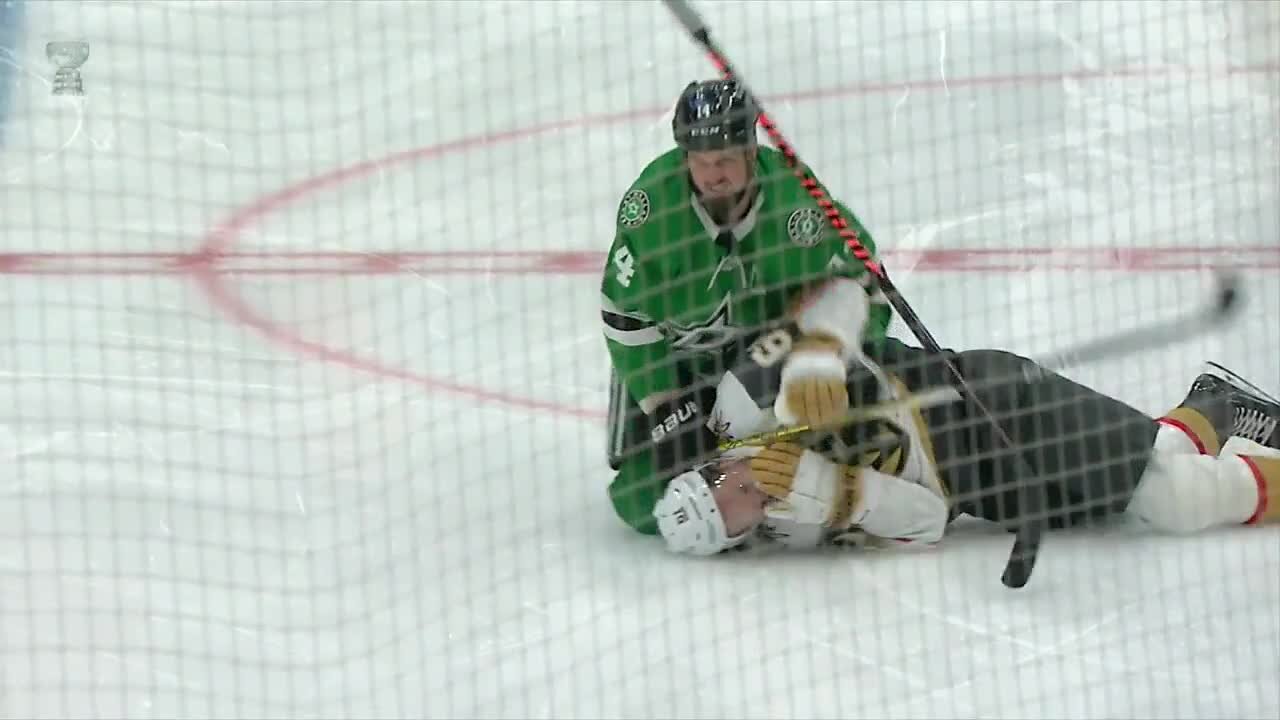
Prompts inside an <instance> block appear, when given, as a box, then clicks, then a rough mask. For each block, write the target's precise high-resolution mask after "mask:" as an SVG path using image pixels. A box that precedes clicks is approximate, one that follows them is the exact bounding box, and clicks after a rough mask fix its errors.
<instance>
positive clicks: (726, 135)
mask: <svg viewBox="0 0 1280 720" xmlns="http://www.w3.org/2000/svg"><path fill="white" fill-rule="evenodd" d="M759 115H760V111H759V109H758V108H757V107H756V103H755V101H754V100H752V99H751V96H750V95H748V94H747V90H746V88H744V87H742V86H741V85H739V84H738V83H737V82H736V81H734V80H704V81H702V82H691V83H689V85H688V86H687V87H685V89H684V92H682V93H680V99H679V100H678V101H677V102H676V111H675V115H674V117H672V119H671V129H672V134H673V135H675V140H676V145H678V146H679V147H680V148H682V149H684V150H685V151H686V152H688V151H698V150H722V149H725V148H732V147H753V146H754V145H755V144H756V127H755V126H756V118H757V117H758V116H759Z"/></svg>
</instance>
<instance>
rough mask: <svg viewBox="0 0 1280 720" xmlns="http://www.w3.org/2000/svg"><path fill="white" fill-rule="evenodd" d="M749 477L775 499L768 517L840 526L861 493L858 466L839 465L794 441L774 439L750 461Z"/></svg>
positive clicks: (802, 523)
mask: <svg viewBox="0 0 1280 720" xmlns="http://www.w3.org/2000/svg"><path fill="white" fill-rule="evenodd" d="M749 465H750V467H751V478H752V479H753V480H754V481H755V483H756V485H757V486H758V487H759V488H760V489H761V490H763V491H764V493H765V494H766V495H768V496H769V497H771V498H773V500H774V501H775V502H773V503H771V504H770V507H769V509H768V511H767V512H768V514H769V516H770V517H780V518H785V519H787V520H790V521H792V522H795V523H798V524H801V525H822V526H824V527H829V528H843V527H845V526H847V525H848V523H849V520H850V517H851V516H852V514H853V510H854V508H855V507H856V506H857V505H858V501H859V496H860V495H861V478H860V472H859V468H854V467H849V466H847V465H840V464H837V463H834V462H831V461H830V460H828V459H826V458H825V457H823V456H822V455H819V454H818V453H816V452H814V451H812V450H806V449H804V448H803V447H801V446H799V445H796V444H794V443H786V442H782V443H774V444H773V445H769V446H767V447H765V448H763V449H761V450H760V451H759V452H758V453H756V455H755V456H754V457H752V458H751V460H750V461H749Z"/></svg>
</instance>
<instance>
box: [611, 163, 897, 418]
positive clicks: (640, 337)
mask: <svg viewBox="0 0 1280 720" xmlns="http://www.w3.org/2000/svg"><path fill="white" fill-rule="evenodd" d="M755 177H756V178H757V180H758V182H759V192H758V194H757V196H756V199H755V202H754V204H753V205H752V207H751V208H750V211H749V212H748V213H747V214H746V216H745V217H744V218H743V219H742V220H741V221H740V222H738V224H737V225H735V226H732V227H719V226H717V224H716V223H715V221H713V220H712V218H711V216H710V215H709V214H708V213H707V211H706V210H705V209H704V208H703V207H702V205H701V204H700V203H699V202H698V201H697V199H696V197H695V196H694V194H693V188H692V185H691V184H690V180H689V176H688V173H687V171H686V170H685V167H684V153H683V151H681V150H679V149H675V150H672V151H670V152H667V153H665V154H663V155H661V156H659V157H658V158H657V159H656V160H654V161H653V162H651V163H650V164H649V165H648V167H646V168H645V169H644V171H643V172H642V173H641V174H640V177H639V178H638V179H637V180H636V181H635V182H634V183H633V184H632V186H631V187H630V189H628V191H627V192H626V194H625V195H624V196H623V198H622V202H621V204H620V206H619V208H618V217H617V231H616V236H615V238H614V241H613V246H612V247H611V248H610V250H609V255H608V258H607V260H606V264H605V269H604V276H603V279H602V283H601V292H602V298H601V304H602V308H601V309H602V319H603V322H604V336H605V340H606V344H607V345H608V349H609V354H610V357H611V360H612V363H613V368H614V370H615V372H616V373H617V375H618V377H619V379H620V380H621V382H622V385H623V387H625V388H626V390H627V392H628V393H629V394H630V395H631V397H632V398H633V399H634V401H635V402H637V403H639V404H640V405H641V407H642V408H643V409H644V410H645V411H646V412H648V411H650V410H651V409H652V407H651V405H652V400H651V402H648V403H646V402H645V400H646V398H649V399H652V398H655V397H658V396H661V395H665V394H668V393H672V392H676V391H679V390H681V389H682V386H683V385H684V384H685V383H688V382H689V378H701V377H703V376H704V375H705V373H706V372H709V371H710V369H711V368H712V367H715V366H716V363H714V362H710V360H711V355H712V354H715V353H717V352H719V351H720V350H722V349H723V348H725V347H727V346H728V345H730V343H731V341H733V340H734V339H735V338H736V337H738V336H740V335H742V334H745V333H748V332H751V331H752V330H754V329H758V328H760V327H761V326H762V325H763V324H764V323H766V322H770V321H774V320H779V319H781V318H782V317H783V316H784V315H785V314H786V312H787V310H788V307H789V304H790V302H791V300H792V298H793V297H794V296H795V294H796V293H797V292H799V291H801V290H803V289H804V288H806V287H808V286H810V285H812V284H813V283H814V282H816V281H819V280H821V279H823V278H827V277H832V276H837V275H839V276H844V277H850V278H854V279H856V280H858V281H859V282H860V283H861V284H862V286H863V287H864V288H866V289H867V293H868V295H869V296H870V299H871V302H872V305H871V312H870V316H869V319H868V321H867V326H866V328H865V331H864V334H863V339H864V342H866V343H867V344H869V345H870V346H871V347H870V349H871V350H872V351H874V350H875V349H877V348H878V347H879V345H880V344H881V343H882V342H883V340H884V337H885V332H886V330H887V328H888V325H889V320H890V316H891V310H890V307H889V305H888V303H887V301H886V300H885V298H884V296H883V295H882V294H881V293H880V291H879V288H878V287H877V286H876V284H875V282H874V281H873V279H872V278H871V277H870V276H869V274H868V273H867V271H866V269H865V268H864V267H863V265H862V263H861V262H860V261H859V260H858V259H857V258H855V257H854V256H853V254H852V253H851V252H850V251H849V250H848V248H847V247H846V246H845V243H844V241H843V240H842V239H841V238H840V236H839V234H838V233H837V231H836V230H835V229H834V228H832V227H831V225H830V223H829V222H828V220H827V218H826V217H825V216H824V215H823V213H822V212H821V211H820V210H819V209H818V206H817V204H816V203H815V202H814V200H813V198H812V197H810V196H809V194H808V192H807V191H806V190H805V189H804V188H803V187H801V185H800V183H799V181H797V180H796V178H795V177H794V175H793V174H792V171H791V170H790V168H789V167H788V166H787V164H786V161H785V159H784V158H783V156H782V154H781V153H779V152H778V151H777V150H774V149H772V148H767V147H761V148H760V150H759V153H758V155H757V160H756V167H755ZM824 189H825V188H824ZM837 205H838V207H839V208H840V212H841V214H842V215H843V216H844V218H845V220H846V221H847V222H848V223H849V224H850V226H851V228H852V229H854V230H856V231H857V233H858V236H859V238H860V239H861V241H862V244H863V245H864V246H866V248H867V250H868V251H870V252H871V253H873V254H874V253H875V252H876V246H875V243H874V241H873V240H872V238H871V236H870V234H869V233H867V231H866V230H865V229H864V228H863V227H862V224H861V223H860V222H859V221H858V219H857V217H856V216H855V215H854V214H853V213H852V212H851V211H850V210H849V209H848V208H847V207H845V206H844V205H843V204H839V203H837ZM678 368H680V369H679V370H678ZM681 375H684V376H685V377H684V379H683V382H682V378H681Z"/></svg>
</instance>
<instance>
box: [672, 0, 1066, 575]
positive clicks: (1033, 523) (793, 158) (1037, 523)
mask: <svg viewBox="0 0 1280 720" xmlns="http://www.w3.org/2000/svg"><path fill="white" fill-rule="evenodd" d="M663 4H665V5H666V6H667V9H668V10H670V11H671V14H672V15H674V16H675V18H676V20H677V21H678V22H679V23H680V25H681V26H682V27H683V28H684V29H685V31H686V32H688V33H689V36H690V38H692V39H693V41H694V42H696V43H697V44H698V45H699V46H701V47H702V49H703V50H704V51H705V52H706V53H707V55H708V57H709V58H710V59H711V62H712V63H713V64H714V65H715V66H716V68H717V69H718V70H719V71H720V72H721V73H722V74H723V75H724V76H725V77H726V78H734V79H736V80H737V81H738V82H739V83H741V84H742V85H743V86H744V87H745V88H748V92H750V90H749V84H748V83H747V82H746V80H745V79H744V78H743V77H742V76H741V75H740V74H738V73H737V71H735V70H734V68H733V66H732V64H731V63H730V62H729V59H728V57H727V56H726V55H725V54H724V52H722V51H721V50H720V48H719V47H717V45H716V43H715V42H713V41H712V40H711V33H710V30H709V29H708V28H707V25H706V23H705V22H703V20H702V18H701V17H699V15H698V13H697V12H696V11H695V10H694V9H693V8H692V7H691V6H690V4H689V2H688V0H663ZM751 95H752V97H753V98H754V99H755V101H756V103H757V107H758V108H759V111H760V117H759V122H760V126H761V127H763V128H764V130H765V132H766V133H767V134H768V135H769V138H770V140H771V141H772V142H773V144H774V146H775V147H777V149H778V151H779V152H781V153H782V156H783V158H784V159H785V160H786V162H787V164H788V165H789V166H790V167H791V169H792V171H793V173H794V174H795V176H796V178H797V179H798V180H799V181H800V184H801V185H802V186H803V187H804V188H805V189H806V190H807V191H808V192H809V195H810V196H811V197H812V198H813V200H814V202H815V203H816V204H817V205H818V207H819V208H821V209H822V210H823V212H824V214H825V215H826V217H827V220H828V221H829V222H830V223H831V226H832V227H833V228H835V229H836V231H837V232H838V233H839V235H840V237H841V238H842V239H843V240H844V241H845V244H846V245H847V246H848V248H849V251H850V252H852V253H853V255H854V257H856V258H858V260H859V261H860V262H861V263H862V264H863V266H864V267H865V268H866V270H867V272H869V273H870V274H871V275H872V276H873V277H875V279H876V282H877V284H878V285H879V287H880V291H881V292H882V293H883V294H884V296H885V298H886V299H887V300H888V301H889V304H890V305H891V306H892V307H893V309H894V310H895V311H896V312H897V313H898V315H899V316H900V317H901V318H902V320H903V322H904V323H905V324H906V325H907V328H908V329H910V330H911V333H912V334H913V335H915V337H916V339H917V340H919V341H920V344H921V345H922V346H923V347H924V349H926V350H928V351H930V352H934V353H938V354H941V355H942V358H943V363H944V364H945V365H946V367H947V369H948V371H950V373H951V375H952V376H953V377H954V378H955V382H956V385H957V387H958V388H959V390H960V391H961V392H962V393H963V394H964V395H965V396H966V397H967V399H968V401H969V402H970V403H971V404H972V405H973V406H974V408H976V409H977V410H978V412H979V413H981V414H982V416H984V417H985V418H987V420H988V421H989V422H990V423H991V426H992V430H993V431H994V434H995V437H996V440H997V441H998V442H999V443H1000V444H1002V445H1004V446H1005V447H1006V448H1007V449H1008V450H1009V451H1010V452H1012V453H1013V454H1014V456H1015V457H1017V458H1018V463H1019V465H1020V466H1021V467H1020V468H1019V470H1020V474H1022V475H1023V481H1022V482H1020V483H1019V494H1020V496H1021V498H1020V499H1021V502H1020V505H1021V509H1022V514H1023V515H1024V517H1026V518H1028V519H1027V521H1025V522H1024V523H1023V525H1022V526H1021V527H1020V528H1019V530H1018V533H1017V537H1016V539H1015V541H1014V546H1013V550H1012V551H1011V553H1010V556H1009V560H1008V562H1007V563H1006V564H1005V570H1004V573H1003V574H1002V575H1001V581H1002V582H1003V583H1004V584H1005V585H1006V586H1007V587H1011V588H1020V587H1022V586H1023V585H1026V583H1027V581H1028V580H1029V579H1030V577H1031V571H1032V570H1033V569H1034V567H1035V561H1036V557H1037V555H1038V553H1039V549H1040V542H1041V540H1042V536H1043V531H1044V518H1043V516H1044V488H1043V485H1042V484H1041V483H1040V482H1038V481H1033V478H1034V477H1035V475H1036V473H1035V471H1034V469H1033V468H1032V467H1031V466H1030V464H1029V463H1028V462H1027V460H1026V458H1024V457H1023V456H1022V455H1021V454H1019V453H1017V447H1016V446H1015V445H1014V444H1013V441H1012V440H1011V439H1010V437H1009V435H1008V433H1006V432H1005V430H1004V428H1003V427H1001V426H1000V423H999V422H998V421H997V420H996V419H995V416H994V415H993V414H992V413H991V411H990V410H988V409H987V408H986V406H985V405H984V404H983V403H982V401H981V400H979V399H978V397H977V396H976V394H975V393H974V392H973V390H972V388H971V387H970V386H969V384H968V383H967V382H966V381H965V379H964V376H963V375H962V374H961V373H960V370H959V368H957V367H956V366H955V365H954V364H953V363H952V362H951V361H950V359H948V358H947V357H946V355H945V354H943V353H942V347H941V346H940V345H939V344H938V342H937V340H935V339H934V338H933V336H932V335H931V334H930V333H929V331H928V329H926V328H925V326H924V323H923V322H921V320H920V318H919V316H918V315H916V313H915V310H914V309H912V307H911V306H910V305H909V304H908V303H907V301H906V299H905V298H903V297H902V294H901V293H900V292H899V291H898V289H897V287H896V286H895V285H894V284H893V282H892V281H891V280H890V279H889V275H888V273H887V272H886V271H885V269H884V267H883V266H882V265H881V264H880V263H879V262H878V261H877V260H876V259H875V258H873V257H872V256H871V253H870V251H868V250H867V248H866V246H864V245H863V244H862V241H861V239H860V238H859V237H858V233H857V231H856V230H854V229H853V228H851V227H850V226H849V223H848V221H846V220H845V219H844V217H843V216H842V215H841V213H840V209H839V208H838V207H836V204H835V203H834V202H833V201H832V200H831V199H830V198H829V197H827V194H826V192H825V191H824V190H823V188H822V186H821V185H819V183H818V181H817V179H816V178H814V177H813V176H812V175H811V174H809V172H808V170H807V169H806V168H805V166H804V165H803V163H801V162H800V158H799V156H798V155H797V153H796V151H795V149H794V148H793V147H792V146H791V144H790V143H789V142H787V140H786V138H785V137H783V135H782V132H781V131H780V130H778V127H777V125H776V124H774V122H773V120H772V119H771V118H770V117H769V116H768V114H767V113H766V112H765V111H764V107H763V105H760V104H759V102H760V99H759V96H757V95H756V94H755V93H754V92H752V93H751ZM1033 488H1034V489H1033Z"/></svg>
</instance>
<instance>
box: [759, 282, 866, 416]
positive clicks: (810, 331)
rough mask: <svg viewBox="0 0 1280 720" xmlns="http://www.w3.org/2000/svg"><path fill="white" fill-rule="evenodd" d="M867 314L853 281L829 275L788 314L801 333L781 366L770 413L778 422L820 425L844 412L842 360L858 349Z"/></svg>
mask: <svg viewBox="0 0 1280 720" xmlns="http://www.w3.org/2000/svg"><path fill="white" fill-rule="evenodd" d="M869 313H870V300H869V299H868V297H867V293H866V291H865V290H864V289H863V288H862V286H861V285H859V284H858V283H857V281H855V280H850V279H848V278H832V279H831V280H828V281H827V282H826V283H824V284H823V285H821V286H820V287H818V288H817V289H816V290H814V291H813V292H811V293H810V294H809V295H808V296H807V297H805V298H804V299H803V300H802V301H801V303H800V306H799V308H798V309H797V310H796V312H795V313H794V317H795V322H796V326H797V328H798V329H799V330H800V332H801V333H802V337H801V338H800V340H799V341H797V342H796V345H795V347H794V348H793V349H792V351H791V353H790V354H789V355H788V356H787V359H786V361H785V362H784V364H783V366H782V379H781V387H780V388H779V391H778V398H777V400H776V401H775V402H774V407H773V412H774V415H775V416H776V417H777V419H778V422H780V423H781V424H783V425H811V426H815V427H818V426H824V425H828V424H831V423H835V422H838V421H839V420H840V418H842V417H843V416H844V415H845V414H846V413H847V412H848V411H849V394H848V390H847V389H846V387H845V381H846V377H847V367H848V362H849V360H850V359H852V358H853V357H854V356H855V355H857V354H859V353H861V348H862V332H863V328H864V327H865V326H866V324H867V317H868V315H869Z"/></svg>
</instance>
